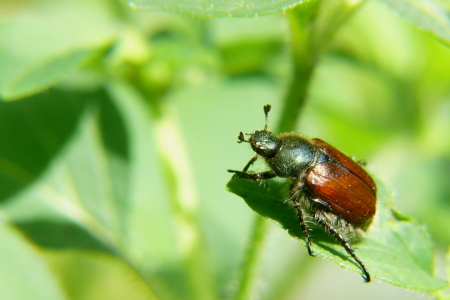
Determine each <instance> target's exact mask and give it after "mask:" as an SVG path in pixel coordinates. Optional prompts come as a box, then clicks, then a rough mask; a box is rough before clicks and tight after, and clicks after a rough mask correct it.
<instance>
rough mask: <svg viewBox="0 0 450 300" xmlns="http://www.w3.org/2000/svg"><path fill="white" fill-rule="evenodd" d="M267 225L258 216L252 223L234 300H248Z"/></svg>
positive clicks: (263, 219) (264, 220)
mask: <svg viewBox="0 0 450 300" xmlns="http://www.w3.org/2000/svg"><path fill="white" fill-rule="evenodd" d="M267 228H268V223H267V221H266V219H265V218H264V217H262V216H260V215H257V216H256V217H255V220H254V223H253V232H252V235H251V237H250V241H249V247H248V248H247V251H246V253H245V257H244V261H243V263H242V266H241V274H240V275H241V276H240V281H239V283H240V285H239V287H238V291H237V293H236V297H235V299H236V300H246V299H250V298H252V297H251V293H252V289H253V285H254V281H255V277H256V276H255V273H256V269H257V267H258V261H259V258H260V256H261V252H262V249H263V243H264V237H265V236H266V233H267Z"/></svg>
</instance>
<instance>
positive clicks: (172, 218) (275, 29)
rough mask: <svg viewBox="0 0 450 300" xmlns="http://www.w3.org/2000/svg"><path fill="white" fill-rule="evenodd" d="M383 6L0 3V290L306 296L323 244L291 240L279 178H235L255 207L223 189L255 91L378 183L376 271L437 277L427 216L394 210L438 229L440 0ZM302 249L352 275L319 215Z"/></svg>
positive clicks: (405, 279) (38, 295) (446, 60)
mask: <svg viewBox="0 0 450 300" xmlns="http://www.w3.org/2000/svg"><path fill="white" fill-rule="evenodd" d="M379 2H381V3H382V4H380V3H378V2H368V3H365V1H363V0H357V1H355V0H352V1H350V0H348V1H333V0H321V1H313V0H310V1H272V0H265V1H242V2H239V1H236V2H229V1H223V0H214V1H208V2H205V1H181V0H172V1H147V0H136V1H131V2H130V3H129V4H130V5H131V6H132V7H135V8H147V9H160V10H165V11H171V12H174V11H175V12H181V13H183V14H182V15H175V14H167V13H157V12H148V11H132V10H131V9H130V8H129V7H128V6H127V5H125V4H124V3H122V2H119V1H116V0H96V1H87V0H81V1H68V0H63V1H54V0H44V1H33V0H22V1H4V3H2V8H0V16H1V19H0V20H1V21H0V66H1V73H0V205H1V206H0V209H1V224H0V237H1V239H2V241H3V243H2V246H1V247H0V268H1V269H2V270H3V271H2V274H3V275H1V278H0V298H1V299H30V298H33V299H37V300H39V299H124V298H126V299H217V298H236V299H248V298H254V297H260V298H263V299H287V298H289V296H290V294H291V293H293V292H294V290H295V288H296V287H299V286H300V287H302V288H303V289H304V290H303V292H305V290H306V289H307V286H306V285H305V284H304V282H305V280H304V279H305V277H306V276H309V274H311V273H309V272H308V270H309V269H310V268H311V265H310V264H312V263H314V262H315V261H317V259H313V258H309V257H305V258H303V257H302V256H301V253H304V252H305V249H303V248H304V247H298V248H295V247H297V245H298V244H299V243H298V241H300V242H301V243H302V241H303V237H302V235H301V233H299V231H298V227H296V225H295V218H294V219H293V217H295V215H293V214H291V208H290V207H289V206H288V205H286V203H284V202H283V199H284V198H283V193H284V190H283V189H284V188H285V185H283V184H282V183H283V182H282V181H278V180H269V181H267V182H266V183H265V185H258V184H254V183H252V182H247V181H245V180H238V179H233V180H231V181H229V183H228V189H229V190H230V191H232V192H233V193H236V194H238V195H239V196H241V197H243V198H244V200H245V202H246V203H247V204H248V206H250V207H251V208H252V209H253V210H255V211H256V212H258V213H259V214H261V215H262V216H264V218H263V217H256V218H255V214H254V212H253V211H251V210H250V209H248V206H247V205H245V203H244V201H240V199H239V198H238V197H236V196H235V195H233V194H232V193H229V192H227V191H226V190H225V189H224V185H225V183H226V182H227V181H228V180H230V176H229V174H228V173H226V169H239V168H242V166H243V165H244V164H245V163H246V161H248V159H249V158H250V157H251V155H252V154H251V151H250V149H247V151H245V150H244V149H243V146H242V145H238V144H236V143H235V141H236V136H237V134H238V133H239V131H241V130H242V131H245V132H248V131H252V129H255V128H256V129H257V128H261V127H262V125H263V115H262V109H261V108H262V106H263V104H266V103H271V104H272V105H273V112H271V116H270V120H269V123H270V124H269V127H270V128H273V130H274V131H278V132H281V131H294V130H298V129H301V131H302V132H304V133H305V134H307V135H309V136H317V137H321V138H323V139H324V140H326V141H329V142H330V143H331V144H333V145H336V146H337V148H339V149H343V151H344V152H345V153H351V154H353V155H357V157H360V158H366V159H367V161H368V168H369V169H370V170H372V173H374V174H375V173H376V174H377V177H379V178H382V179H383V180H382V181H381V180H379V181H378V186H380V187H382V188H381V192H380V199H379V203H378V205H379V206H378V211H379V213H378V214H377V216H376V222H375V224H374V226H373V227H372V228H371V229H370V230H369V233H368V235H367V238H366V239H365V240H364V241H362V242H361V243H360V244H358V248H359V249H358V250H357V251H358V254H359V255H360V256H361V258H363V261H364V262H365V263H366V264H367V265H368V267H369V270H370V272H371V275H372V276H373V277H374V278H377V279H380V280H383V281H386V282H389V283H392V284H394V285H397V286H400V287H403V288H408V289H416V290H421V291H426V292H434V291H437V290H439V289H442V288H444V287H445V285H446V283H445V282H444V281H442V280H440V279H438V278H436V277H433V276H434V269H433V267H432V266H433V257H434V251H433V240H432V238H431V237H430V235H429V234H428V229H427V228H426V227H424V226H423V225H420V223H419V222H418V221H415V220H414V219H412V218H411V217H406V216H405V214H403V213H399V212H398V211H405V212H406V213H407V214H408V215H412V216H414V217H416V218H417V219H419V220H420V221H422V222H424V223H426V224H427V227H428V228H429V230H430V231H431V234H432V236H433V238H434V239H435V241H436V242H437V246H438V249H441V248H446V247H447V246H448V245H449V244H450V239H449V237H450V229H449V228H448V226H442V224H447V223H448V222H450V213H449V209H448V207H449V203H450V202H449V199H450V190H449V185H448V183H447V178H449V175H450V174H449V170H450V168H449V166H450V152H449V149H450V132H449V131H448V128H449V127H450V121H449V120H450V101H449V100H450V90H449V87H448V82H449V80H450V71H449V70H450V69H449V68H448V66H449V65H450V55H449V50H448V44H449V41H450V37H449V36H450V34H449V32H450V25H449V24H450V19H449V17H448V16H449V11H448V8H449V7H448V3H446V2H438V1H437V0H427V1H415V0H405V1H403V0H402V1H388V0H379ZM384 4H386V5H384ZM391 10H392V11H394V13H392V12H391ZM265 14H272V15H271V16H265V17H258V18H224V19H220V18H218V19H215V18H213V17H220V16H229V17H237V16H255V15H265ZM396 14H398V16H400V17H402V18H405V19H406V20H407V21H406V22H405V21H403V20H402V19H400V18H398V17H397V16H396ZM186 15H195V16H197V17H191V16H186ZM198 16H206V17H208V18H207V19H203V18H198ZM417 28H419V29H421V30H417ZM272 124H277V125H276V126H275V125H274V126H272ZM383 182H384V183H383ZM384 186H389V187H390V188H392V189H394V190H395V191H396V194H395V193H394V195H396V198H397V199H396V202H397V204H396V205H398V210H397V207H396V205H394V204H393V200H392V193H391V192H389V191H388V188H384ZM265 218H269V219H272V220H275V221H276V223H278V225H280V226H281V227H282V228H285V229H288V231H289V233H290V234H291V235H292V236H293V237H294V238H295V239H294V240H293V239H291V238H289V235H288V234H286V232H285V231H284V230H279V228H277V226H272V224H271V223H269V222H266V221H265ZM252 219H253V223H252V222H251V220H252ZM246 239H247V240H248V244H247V245H245V246H244V245H243V244H242V241H243V240H246ZM273 239H276V242H273V241H272V240H273ZM271 241H272V242H271ZM314 250H315V251H317V252H318V253H319V254H320V255H321V256H323V257H326V258H328V259H329V260H331V261H333V262H335V263H337V264H338V265H340V266H343V267H344V268H347V269H350V270H352V271H355V272H359V269H358V268H357V267H356V266H355V265H354V264H353V263H352V261H351V260H349V259H348V258H347V256H346V255H345V253H344V252H343V251H342V249H341V248H340V247H339V245H337V244H336V243H335V242H334V241H333V240H331V239H330V238H329V237H327V236H326V235H324V233H323V232H321V231H320V229H317V230H315V244H314ZM357 276H359V275H358V274H355V277H354V278H355V280H356V281H358V280H359V281H362V280H361V279H360V278H358V277H357ZM261 282H263V283H264V284H261ZM317 282H318V284H323V279H320V280H319V278H318V280H317ZM302 283H303V285H302ZM315 288H316V287H315ZM316 289H317V288H316ZM442 295H443V296H442V297H445V296H446V295H445V294H442ZM359 296H360V295H358V294H355V297H359Z"/></svg>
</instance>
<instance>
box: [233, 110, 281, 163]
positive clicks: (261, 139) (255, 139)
mask: <svg viewBox="0 0 450 300" xmlns="http://www.w3.org/2000/svg"><path fill="white" fill-rule="evenodd" d="M270 108H271V106H270V104H267V105H265V106H264V114H265V116H266V124H265V125H264V129H263V130H256V131H255V132H254V133H246V135H249V136H250V138H249V139H248V140H246V139H245V138H244V134H243V133H242V131H241V132H240V133H239V136H238V139H239V141H238V143H242V142H246V143H249V144H250V145H252V149H253V151H255V152H256V153H257V154H259V155H261V156H262V157H265V158H272V157H274V156H275V154H276V153H277V151H278V149H279V148H280V145H281V141H280V140H279V139H278V138H277V137H276V135H275V134H273V133H272V132H270V131H268V130H267V115H268V114H269V111H270Z"/></svg>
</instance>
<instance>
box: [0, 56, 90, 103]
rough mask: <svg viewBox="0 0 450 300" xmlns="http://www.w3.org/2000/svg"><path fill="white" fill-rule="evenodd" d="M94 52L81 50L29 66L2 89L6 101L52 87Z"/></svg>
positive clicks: (11, 78) (9, 80)
mask: <svg viewBox="0 0 450 300" xmlns="http://www.w3.org/2000/svg"><path fill="white" fill-rule="evenodd" d="M95 52H96V51H94V50H79V51H74V52H71V53H67V54H64V55H61V56H52V57H50V58H48V59H47V60H44V61H40V62H38V63H37V64H35V65H33V64H31V65H29V66H28V67H27V68H26V69H24V70H22V71H21V72H19V73H18V74H15V76H11V77H10V78H9V79H8V81H7V82H5V83H4V86H2V87H1V96H2V97H3V98H4V99H5V100H17V99H21V98H24V97H26V96H29V95H33V94H35V93H38V92H40V91H42V90H45V89H47V88H49V87H51V86H52V85H53V84H55V83H57V82H58V81H59V80H60V79H62V78H63V76H64V75H66V74H68V73H70V72H72V71H75V70H76V69H78V68H79V67H80V66H81V65H82V64H83V63H85V62H86V61H87V60H88V59H89V58H91V57H92V56H93V54H94V53H95Z"/></svg>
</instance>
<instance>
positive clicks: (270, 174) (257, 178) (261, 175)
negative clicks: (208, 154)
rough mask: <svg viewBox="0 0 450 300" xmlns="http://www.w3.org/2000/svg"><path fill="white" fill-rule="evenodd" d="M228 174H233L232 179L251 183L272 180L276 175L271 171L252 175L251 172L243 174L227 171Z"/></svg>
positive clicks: (242, 172) (241, 172)
mask: <svg viewBox="0 0 450 300" xmlns="http://www.w3.org/2000/svg"><path fill="white" fill-rule="evenodd" d="M227 171H228V172H230V173H234V176H233V177H238V178H245V179H251V180H253V181H261V180H264V179H270V178H274V177H276V176H277V175H275V173H274V172H273V171H267V172H262V173H252V172H246V171H245V172H244V171H236V170H227Z"/></svg>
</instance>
